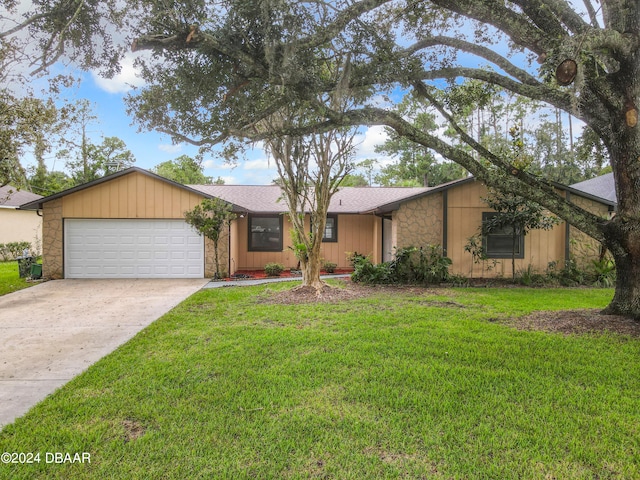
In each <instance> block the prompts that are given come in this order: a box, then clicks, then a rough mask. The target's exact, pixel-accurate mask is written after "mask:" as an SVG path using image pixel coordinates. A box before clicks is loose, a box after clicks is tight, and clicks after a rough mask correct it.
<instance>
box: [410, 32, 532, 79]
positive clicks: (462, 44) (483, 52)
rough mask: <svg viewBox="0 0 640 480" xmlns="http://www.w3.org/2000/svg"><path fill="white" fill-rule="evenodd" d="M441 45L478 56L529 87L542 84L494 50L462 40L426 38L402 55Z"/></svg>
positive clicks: (438, 37)
mask: <svg viewBox="0 0 640 480" xmlns="http://www.w3.org/2000/svg"><path fill="white" fill-rule="evenodd" d="M439 45H442V46H446V47H452V48H455V49H457V50H462V51H464V52H467V53H471V54H473V55H477V56H479V57H481V58H484V59H485V60H488V61H490V62H491V63H493V64H494V65H496V66H498V67H499V68H501V69H502V70H504V71H505V72H507V73H508V74H509V75H511V76H513V77H514V78H517V79H518V80H520V81H521V82H522V83H526V84H529V85H539V84H540V83H539V82H538V80H536V78H535V77H533V76H532V75H530V74H529V73H528V72H527V71H526V70H523V69H521V68H519V67H516V66H515V65H514V64H513V63H511V62H510V61H509V60H507V59H506V58H505V57H503V56H502V55H499V54H498V53H496V52H495V51H494V50H491V49H490V48H487V47H485V46H483V45H478V44H475V43H471V42H467V41H465V40H461V39H458V38H453V37H446V36H434V37H429V38H424V39H422V40H419V41H417V42H416V43H414V44H413V45H411V46H410V47H407V48H406V49H405V50H404V51H403V52H401V55H402V54H403V53H406V54H407V56H408V55H411V54H414V53H416V52H418V51H420V50H423V49H425V48H429V47H435V46H439Z"/></svg>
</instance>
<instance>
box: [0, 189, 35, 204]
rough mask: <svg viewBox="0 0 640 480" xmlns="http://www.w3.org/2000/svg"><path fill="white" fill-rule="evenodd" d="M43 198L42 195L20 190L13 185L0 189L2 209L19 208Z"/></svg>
mask: <svg viewBox="0 0 640 480" xmlns="http://www.w3.org/2000/svg"><path fill="white" fill-rule="evenodd" d="M40 198H42V195H37V194H35V193H31V192H27V191H26V190H18V189H17V188H16V187H14V186H12V185H5V186H4V187H0V207H12V208H18V207H19V206H20V205H22V204H23V203H27V202H33V201H35V200H38V199H40Z"/></svg>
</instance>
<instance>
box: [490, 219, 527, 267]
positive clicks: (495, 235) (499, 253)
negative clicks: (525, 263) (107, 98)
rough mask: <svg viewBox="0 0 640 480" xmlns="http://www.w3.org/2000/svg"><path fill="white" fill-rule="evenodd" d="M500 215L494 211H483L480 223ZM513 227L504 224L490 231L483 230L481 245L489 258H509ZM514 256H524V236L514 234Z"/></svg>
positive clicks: (512, 246)
mask: <svg viewBox="0 0 640 480" xmlns="http://www.w3.org/2000/svg"><path fill="white" fill-rule="evenodd" d="M498 215H500V214H499V213H496V212H483V213H482V224H483V225H484V224H485V223H486V222H487V221H488V220H491V219H492V218H495V217H496V216H498ZM512 232H513V227H511V226H509V225H505V226H503V227H502V228H500V229H494V230H493V231H492V232H491V233H486V232H483V234H482V246H483V247H484V251H485V253H486V255H487V257H489V258H511V256H512V253H513V249H514V245H513V236H512ZM515 258H524V236H523V235H522V234H520V235H516V241H515Z"/></svg>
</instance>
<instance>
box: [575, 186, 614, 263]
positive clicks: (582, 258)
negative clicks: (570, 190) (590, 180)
mask: <svg viewBox="0 0 640 480" xmlns="http://www.w3.org/2000/svg"><path fill="white" fill-rule="evenodd" d="M571 203H573V204H575V205H578V206H579V207H580V208H583V209H585V210H587V211H589V212H591V213H594V214H596V215H598V216H600V217H603V218H607V216H608V215H609V209H608V207H607V206H606V205H603V204H601V203H597V202H594V201H593V200H589V199H587V198H583V197H580V196H578V195H572V196H571ZM569 228H570V230H569V252H570V255H571V259H572V260H575V262H576V264H577V265H578V267H579V268H581V269H584V268H589V267H591V268H592V261H593V260H598V258H599V257H600V249H601V247H602V244H601V243H600V242H598V241H597V240H595V239H594V238H593V237H590V236H589V235H587V234H586V233H584V232H582V231H580V230H578V229H577V228H576V227H574V226H571V227H569Z"/></svg>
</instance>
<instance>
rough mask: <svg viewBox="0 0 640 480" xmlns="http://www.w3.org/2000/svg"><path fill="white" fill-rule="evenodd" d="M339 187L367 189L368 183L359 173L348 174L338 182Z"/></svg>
mask: <svg viewBox="0 0 640 480" xmlns="http://www.w3.org/2000/svg"><path fill="white" fill-rule="evenodd" d="M340 186H341V187H368V186H369V182H367V179H366V178H364V175H362V174H361V173H350V174H348V175H345V176H344V178H343V179H342V181H341V182H340Z"/></svg>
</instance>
